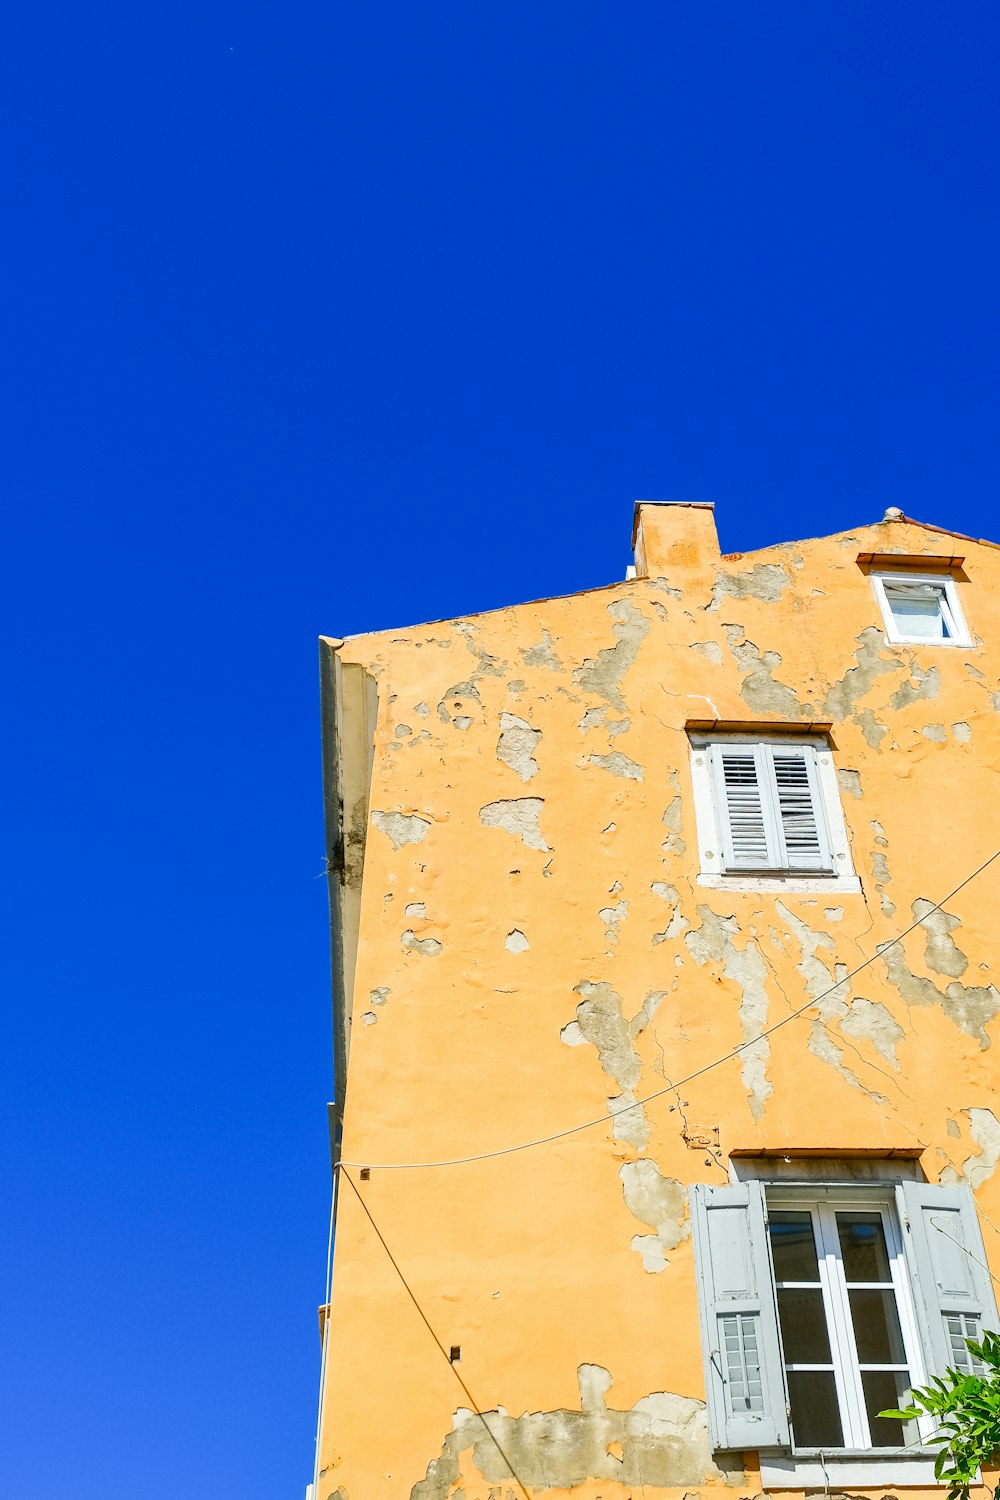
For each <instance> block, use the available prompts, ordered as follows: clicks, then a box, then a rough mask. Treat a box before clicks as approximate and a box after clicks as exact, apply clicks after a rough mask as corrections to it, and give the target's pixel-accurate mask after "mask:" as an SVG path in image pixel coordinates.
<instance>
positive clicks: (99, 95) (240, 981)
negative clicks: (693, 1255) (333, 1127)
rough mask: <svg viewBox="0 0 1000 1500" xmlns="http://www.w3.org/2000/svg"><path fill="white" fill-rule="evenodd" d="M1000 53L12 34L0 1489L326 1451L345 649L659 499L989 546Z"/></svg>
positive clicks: (662, 8) (933, 15)
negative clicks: (322, 744)
mask: <svg viewBox="0 0 1000 1500" xmlns="http://www.w3.org/2000/svg"><path fill="white" fill-rule="evenodd" d="M998 33H1000V15H998V12H997V10H996V7H993V6H989V5H986V4H980V3H974V0H973V3H966V4H963V5H961V6H942V5H940V4H939V3H935V4H928V3H922V0H906V3H897V0H874V3H872V4H867V5H862V4H858V3H847V4H844V3H842V0H841V3H838V4H827V3H821V0H810V3H809V4H808V5H792V4H776V3H773V0H762V3H759V4H756V5H737V4H735V3H714V4H711V3H694V0H689V3H685V4H678V3H670V0H655V3H635V4H633V5H629V6H621V5H617V6H611V5H607V4H605V5H601V6H599V5H595V4H592V3H587V0H575V3H573V4H569V3H555V0H532V3H531V4H530V5H525V4H520V3H513V4H507V5H503V6H499V5H494V6H482V5H468V4H463V5H459V4H455V3H453V0H441V3H431V4H429V5H419V6H418V5H416V4H397V5H383V6H376V5H354V6H336V5H329V4H326V5H321V4H318V3H306V0H285V3H284V4H282V5H280V6H279V5H276V4H271V5H269V6H265V5H262V4H260V3H255V0H240V3H238V4H237V3H235V0H231V3H221V0H201V3H199V4H197V5H195V4H193V3H190V0H177V3H176V4H174V5H171V6H165V5H136V4H135V3H134V0H129V3H127V4H126V3H125V0H107V3H105V4H104V5H102V6H100V7H98V8H97V9H95V8H94V7H93V6H90V5H86V6H85V5H83V4H82V3H79V4H65V3H57V0H38V3H36V4H33V5H31V6H22V7H20V8H15V9H14V10H13V11H11V12H10V13H9V14H8V15H7V16H6V17H5V20H4V41H3V46H2V48H0V73H2V87H0V114H2V119H3V128H4V133H5V150H4V151H3V153H2V159H0V186H2V194H3V203H4V208H5V214H4V220H5V227H4V231H3V235H2V239H0V269H2V273H3V275H2V286H3V295H2V335H0V379H2V382H3V402H2V410H3V417H4V421H3V433H4V440H3V459H4V462H3V475H4V489H5V492H6V499H7V505H6V523H5V532H6V534H5V537H4V543H5V545H4V547H3V549H2V552H3V572H4V576H3V586H2V589H0V607H2V609H3V615H4V623H3V636H4V642H5V645H6V647H7V652H6V657H7V661H6V688H5V696H6V700H7V706H8V709H9V714H8V717H7V731H6V734H5V736H4V749H5V752H6V758H7V766H8V769H7V775H6V788H7V799H6V818H5V823H6V829H7V836H6V841H5V846H6V854H7V858H6V864H5V875H6V892H5V899H4V913H5V917H6V921H5V923H4V927H5V931H6V941H5V943H4V945H3V947H4V959H3V962H4V967H5V969H6V971H7V972H6V974H5V976H4V981H5V982H4V994H5V998H6V1004H5V1006H4V1018H3V1036H2V1041H0V1132H2V1140H0V1146H2V1152H0V1193H2V1202H3V1204H4V1208H5V1213H6V1220H7V1227H6V1231H5V1233H4V1235H3V1236H2V1239H0V1270H2V1284H3V1287H4V1292H5V1295H4V1297H3V1300H2V1302H0V1347H3V1349H4V1350H5V1358H4V1360H3V1362H2V1368H3V1373H2V1375H0V1381H2V1387H0V1400H2V1406H3V1411H4V1420H3V1422H2V1423H0V1434H2V1435H0V1495H2V1496H4V1497H6V1496H10V1497H12V1500H14V1497H16V1500H20V1497H22V1496H24V1495H28V1494H32V1493H35V1492H36V1491H37V1490H38V1488H39V1486H41V1485H45V1484H48V1483H51V1482H53V1476H54V1478H55V1482H56V1483H57V1485H58V1487H59V1488H61V1489H66V1490H67V1491H69V1492H71V1493H72V1495H73V1497H74V1500H109V1497H117V1496H122V1497H125V1496H128V1497H129V1500H177V1497H179V1496H183V1497H184V1500H203V1497H204V1500H218V1497H219V1496H220V1495H230V1494H234V1495H235V1494H238V1495H239V1496H240V1500H274V1497H276V1496H279V1495H290V1496H293V1497H296V1500H298V1497H299V1496H300V1495H301V1491H302V1487H303V1486H304V1484H305V1482H306V1480H307V1479H308V1478H309V1477H310V1474H311V1464H312V1433H313V1422H314V1411H315V1408H314V1401H315V1388H316V1379H317V1371H318V1358H319V1345H318V1335H317V1328H316V1315H315V1308H316V1305H317V1303H318V1302H319V1301H320V1300H321V1298H322V1285H323V1262H324V1256H325V1249H326V1216H327V1210H328V1199H327V1192H328V1182H329V1169H328V1155H327V1144H326V1121H325V1101H326V1100H327V1098H328V1097H330V1093H331V1084H330V1019H329V1015H330V1011H329V1006H330V1002H329V975H328V940H327V928H326V920H327V919H326V892H325V888H324V882H323V881H322V880H321V879H318V878H317V877H318V875H319V872H320V870H321V867H322V862H323V834H322V827H321V809H322V803H321V793H320V759H319V728H318V690H317V666H316V645H315V638H316V636H317V635H318V634H320V633H321V632H323V633H329V634H347V633H352V632H356V631H362V630H368V629H378V628H382V627H390V626H394V625H399V624H402V623H407V622H412V621H416V620H421V619H430V618H440V617H443V616H450V615H455V614H461V613H464V612H467V611H471V610H475V609H483V608H490V607H492V606H496V605H500V604H504V603H508V602H513V601H517V600H520V599H527V598H534V597H541V596H544V595H546V594H560V593H568V592H571V591H572V590H574V589H577V588H585V587H590V586H593V585H596V584H601V583H606V582H609V581H611V580H613V579H615V578H620V577H622V576H623V573H624V569H625V566H626V564H627V563H628V562H629V561H630V555H629V533H630V524H631V510H632V501H633V500H634V498H635V497H637V496H640V495H642V496H647V497H658V498H689V499H710V500H714V501H715V502H716V505H717V518H718V522H719V529H720V533H721V537H722V542H723V546H724V548H726V549H727V550H747V549H750V548H752V547H754V546H757V545H762V544H765V543H769V542H772V541H776V540H781V539H784V538H793V537H797V536H807V535H810V534H815V533H817V532H829V531H836V530H840V529H843V528H845V527H847V526H850V525H852V524H854V523H857V522H862V521H869V520H872V519H874V518H877V517H878V516H880V515H881V514H882V512H883V510H884V509H885V507H886V506H887V505H890V504H893V505H901V506H903V508H904V509H905V510H906V511H907V512H908V513H909V514H912V515H915V516H918V517H920V518H923V519H928V520H932V521H935V522H937V523H940V524H944V525H949V526H954V527H956V528H957V529H959V530H966V531H970V532H973V533H975V534H977V535H991V536H993V537H995V538H1000V518H998V516H997V514H996V507H995V496H996V494H997V485H998V477H1000V476H998V466H1000V460H998V451H1000V450H998V443H997V415H996V413H997V394H998V379H997V376H998V352H997V351H998V339H997V333H998V327H997V323H998V319H997V301H998V286H1000V280H998V277H997V248H998V229H1000V208H998V205H1000V194H998V191H997V180H996V179H997V172H996V165H995V162H996V149H997V139H998V131H997V125H998V121H997V110H998V106H997V88H996V79H997V63H998V39H1000V38H998ZM434 1357H436V1356H435V1355H434V1353H433V1350H430V1351H429V1354H428V1358H429V1359H431V1358H434ZM415 1477H416V1476H415Z"/></svg>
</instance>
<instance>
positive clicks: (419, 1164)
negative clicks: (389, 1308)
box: [336, 849, 1000, 1181]
mask: <svg viewBox="0 0 1000 1500" xmlns="http://www.w3.org/2000/svg"><path fill="white" fill-rule="evenodd" d="M996 859H1000V849H996V850H994V852H993V853H992V854H991V855H990V856H989V858H988V859H985V860H983V862H982V864H981V865H979V866H977V868H976V869H975V870H973V871H972V873H971V875H967V876H966V877H965V879H964V880H962V881H960V882H959V884H958V885H956V886H955V889H954V890H952V891H949V892H948V894H947V895H946V896H942V897H941V899H940V901H937V902H935V904H934V905H933V906H932V907H930V908H929V909H928V910H927V911H925V912H924V913H923V914H922V915H921V916H919V917H917V918H916V920H915V921H913V922H911V923H910V925H909V927H906V928H904V930H903V931H902V932H901V933H899V934H898V936H897V937H894V938H891V939H890V940H889V942H887V943H880V944H879V945H878V946H877V947H876V949H875V952H874V953H871V954H869V956H868V957H867V958H866V959H863V960H862V962H861V963H859V964H858V965H857V967H856V968H854V969H851V970H850V972H849V973H847V974H845V975H844V977H843V978H842V979H838V980H837V981H836V982H835V983H834V984H831V985H830V986H829V987H828V988H827V989H825V990H823V991H822V993H821V994H819V995H816V996H814V997H813V998H812V999H810V1000H807V1001H806V1003H805V1004H804V1005H800V1006H799V1007H798V1009H797V1010H793V1011H790V1012H789V1014H788V1015H787V1016H783V1017H782V1019H781V1020H780V1021H775V1023H774V1025H773V1026H768V1027H766V1028H765V1029H764V1030H763V1031H760V1032H758V1033H757V1035H756V1036H753V1037H749V1038H748V1039H747V1040H746V1041H745V1042H741V1043H740V1044H739V1046H738V1047H733V1048H732V1049H731V1050H730V1051H729V1052H725V1053H723V1055H722V1056H721V1057H717V1058H716V1059H715V1061H714V1062H710V1063H706V1064H705V1066H704V1067H702V1068H696V1069H695V1071H694V1072H693V1073H688V1074H687V1076H686V1077H685V1078H679V1079H677V1080H676V1082H673V1083H669V1084H667V1086H666V1087H665V1088H662V1089H656V1090H655V1091H654V1092H653V1093H652V1094H646V1095H645V1096H644V1097H643V1098H642V1099H636V1101H635V1103H634V1104H625V1105H623V1106H622V1107H621V1108H620V1109H609V1110H608V1111H607V1113H606V1114H603V1115H598V1116H597V1117H596V1118H595V1119H593V1120H584V1121H582V1123H581V1124H579V1125H571V1126H570V1127H569V1128H568V1129H567V1130H557V1131H555V1132H553V1134H552V1135H543V1136H539V1138H538V1139H537V1140H533V1141H521V1142H520V1143H519V1144H518V1145H516V1146H500V1147H497V1149H496V1150H494V1151H480V1152H478V1153H477V1154H476V1155H473V1156H457V1157H451V1158H448V1159H446V1160H442V1161H383V1162H370V1161H368V1162H360V1161H349V1162H338V1163H336V1166H337V1167H345V1166H346V1167H357V1168H359V1169H360V1168H367V1169H368V1170H370V1171H372V1172H399V1171H418V1170H422V1169H424V1168H429V1167H463V1166H468V1165H470V1164H471V1163H472V1162H478V1161H491V1160H492V1159H493V1158H494V1157H497V1156H512V1155H514V1154H515V1153H516V1152H519V1151H531V1150H533V1149H534V1147H535V1146H547V1145H550V1144H551V1143H552V1142H553V1141H561V1140H565V1139H566V1137H567V1136H571V1135H578V1134H579V1132H580V1131H581V1130H590V1129H592V1128H593V1126H595V1125H603V1124H604V1123H605V1122H606V1121H607V1120H608V1119H612V1120H613V1119H617V1117H618V1116H619V1115H627V1114H629V1113H630V1112H631V1111H632V1110H633V1109H641V1108H642V1107H643V1106H644V1105H646V1104H651V1103H652V1102H653V1100H654V1099H661V1098H662V1097H663V1095H664V1094H673V1093H676V1091H677V1090H678V1089H680V1088H683V1087H684V1086H685V1084H688V1083H693V1082H694V1081H695V1079H698V1078H703V1077H704V1076H705V1074H706V1073H711V1072H712V1070H713V1068H718V1067H721V1066H722V1064H723V1063H727V1062H730V1061H732V1059H733V1058H734V1057H739V1055H740V1053H741V1052H745V1051H746V1050H747V1048H748V1047H755V1046H756V1045H757V1043H758V1042H761V1041H763V1040H764V1038H765V1037H769V1036H773V1035H774V1033H775V1032H776V1031H780V1030H781V1028H782V1026H787V1025H788V1023H789V1021H794V1020H795V1019H796V1017H798V1016H801V1015H802V1014H803V1013H804V1012H805V1011H807V1010H812V1009H813V1008H814V1007H815V1006H817V1005H819V1004H820V1002H821V1001H823V1000H825V999H826V997H827V996H828V995H832V994H833V993H834V991H835V990H839V989H842V988H843V986H844V985H846V984H848V983H849V982H850V981H851V980H852V979H854V978H855V976H856V975H858V974H860V973H861V971H862V969H866V968H867V967H868V965H869V964H871V963H874V962H875V960H876V959H877V958H881V957H882V955H883V954H884V953H886V952H887V951H888V950H889V949H890V948H894V947H895V946H896V944H897V943H901V942H902V941H903V939H904V938H906V937H909V935H910V933H911V932H914V931H915V930H916V929H917V928H918V927H920V926H922V925H923V923H924V922H926V921H927V918H928V917H932V916H933V915H934V913H935V912H936V911H940V910H941V908H942V907H943V906H944V905H945V904H946V903H947V902H949V901H951V900H952V899H953V898H954V897H955V896H957V895H958V893H959V891H963V890H964V889H965V887H966V886H967V885H971V883H972V881H973V880H975V879H976V877H977V876H979V875H981V874H982V873H983V871H984V870H986V869H988V868H989V866H990V865H991V864H993V862H994V860H996ZM348 1181H350V1178H348Z"/></svg>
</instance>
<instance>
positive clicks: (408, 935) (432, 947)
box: [400, 931, 441, 958]
mask: <svg viewBox="0 0 1000 1500" xmlns="http://www.w3.org/2000/svg"><path fill="white" fill-rule="evenodd" d="M400 942H401V943H402V945H403V949H404V951H405V952H406V953H422V954H423V955H424V957H425V958H437V956H438V954H439V953H440V952H441V944H440V943H439V942H438V940H437V938H418V937H417V936H416V934H415V933H413V932H410V931H407V932H404V933H403V936H402V937H401V938H400Z"/></svg>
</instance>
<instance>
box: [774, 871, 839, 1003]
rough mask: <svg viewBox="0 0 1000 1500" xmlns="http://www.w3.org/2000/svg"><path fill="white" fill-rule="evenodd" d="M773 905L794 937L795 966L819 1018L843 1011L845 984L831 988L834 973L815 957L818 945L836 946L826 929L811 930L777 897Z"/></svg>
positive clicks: (826, 949) (830, 947) (828, 950)
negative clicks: (797, 951) (797, 954)
mask: <svg viewBox="0 0 1000 1500" xmlns="http://www.w3.org/2000/svg"><path fill="white" fill-rule="evenodd" d="M774 909H775V911H776V912H777V913H778V915H779V916H780V917H781V918H782V919H783V921H785V922H786V923H787V924H788V927H789V929H790V931H792V932H794V934H795V936H796V937H797V938H798V942H799V949H800V957H799V961H798V963H797V964H796V965H795V967H796V968H797V969H798V971H799V973H800V974H801V975H802V978H803V979H804V980H805V982H806V994H807V995H808V996H809V998H810V1000H814V1001H815V1002H816V1005H817V1008H818V1010H819V1015H820V1020H821V1021H829V1020H832V1019H833V1018H834V1017H835V1016H842V1015H844V1013H845V1011H846V1010H847V995H848V987H847V985H846V984H838V985H837V986H836V988H835V989H831V988H830V986H831V984H832V983H833V981H834V979H835V973H834V974H831V972H830V970H829V969H828V968H827V967H826V965H825V964H824V963H823V962H821V960H820V958H819V950H820V949H821V948H822V949H824V950H825V951H826V952H830V951H832V950H834V949H835V948H836V946H837V945H836V943H835V941H834V939H833V938H832V937H831V936H830V934H829V933H828V932H814V931H813V929H812V928H811V927H810V926H809V925H808V923H807V922H803V920H802V918H801V917H797V916H795V915H794V913H793V912H790V911H789V910H788V907H787V906H785V905H784V904H783V903H782V902H781V901H775V903H774Z"/></svg>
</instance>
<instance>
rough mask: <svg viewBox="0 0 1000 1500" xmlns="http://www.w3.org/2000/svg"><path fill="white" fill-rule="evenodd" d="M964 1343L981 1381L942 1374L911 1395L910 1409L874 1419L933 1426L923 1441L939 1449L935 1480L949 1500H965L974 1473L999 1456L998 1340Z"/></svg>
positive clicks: (949, 1372) (994, 1336) (992, 1335)
mask: <svg viewBox="0 0 1000 1500" xmlns="http://www.w3.org/2000/svg"><path fill="white" fill-rule="evenodd" d="M965 1342H966V1344H967V1345H968V1347H969V1350H970V1352H971V1353H972V1354H973V1355H974V1357H975V1358H976V1359H977V1360H980V1361H981V1362H982V1363H983V1364H984V1365H985V1367H986V1369H985V1371H984V1373H983V1374H982V1375H963V1374H960V1372H959V1371H958V1370H946V1371H945V1372H944V1375H943V1376H940V1375H935V1376H933V1377H932V1379H931V1383H930V1385H925V1386H922V1387H918V1388H917V1389H916V1390H914V1391H913V1392H912V1400H913V1404H912V1406H907V1407H902V1408H898V1409H893V1410H891V1411H883V1412H880V1413H879V1416H882V1417H897V1418H900V1419H902V1420H903V1421H908V1422H909V1421H914V1420H915V1419H916V1418H917V1417H924V1416H928V1417H933V1418H934V1420H935V1422H936V1424H937V1425H936V1427H935V1429H934V1431H933V1432H932V1433H930V1434H929V1436H928V1437H927V1438H926V1441H927V1442H928V1443H936V1444H938V1445H939V1447H940V1449H941V1451H940V1453H939V1454H938V1456H937V1458H936V1460H935V1463H934V1477H935V1479H937V1480H938V1482H939V1483H942V1484H947V1485H948V1486H949V1491H948V1500H969V1486H970V1485H972V1484H975V1482H976V1471H977V1470H978V1469H979V1468H980V1467H981V1466H983V1465H985V1464H988V1463H989V1462H990V1460H991V1459H992V1458H993V1457H994V1456H995V1455H996V1454H997V1453H1000V1335H998V1334H995V1333H984V1334H983V1338H982V1342H981V1343H976V1342H975V1340H974V1339H966V1341H965Z"/></svg>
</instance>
